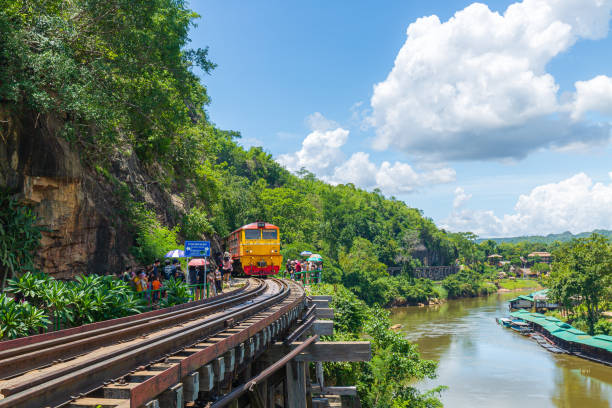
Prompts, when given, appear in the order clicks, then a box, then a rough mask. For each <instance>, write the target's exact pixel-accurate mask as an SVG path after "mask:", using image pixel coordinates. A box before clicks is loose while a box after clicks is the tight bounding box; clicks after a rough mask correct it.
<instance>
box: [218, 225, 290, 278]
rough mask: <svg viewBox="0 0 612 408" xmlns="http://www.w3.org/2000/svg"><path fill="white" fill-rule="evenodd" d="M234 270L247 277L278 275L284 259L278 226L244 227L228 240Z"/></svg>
mask: <svg viewBox="0 0 612 408" xmlns="http://www.w3.org/2000/svg"><path fill="white" fill-rule="evenodd" d="M226 240H227V247H228V248H229V251H228V252H229V253H230V255H231V257H232V259H233V260H234V270H236V271H240V270H242V271H244V273H245V274H247V275H257V276H261V275H276V274H277V273H278V272H279V270H280V265H281V262H282V261H283V257H282V255H281V254H280V234H279V230H278V227H277V226H276V225H272V224H268V223H266V222H261V221H258V222H254V223H251V224H248V225H244V226H242V227H240V228H238V229H237V230H236V231H234V232H232V233H231V234H230V235H229V237H227V238H226Z"/></svg>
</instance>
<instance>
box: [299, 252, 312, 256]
mask: <svg viewBox="0 0 612 408" xmlns="http://www.w3.org/2000/svg"><path fill="white" fill-rule="evenodd" d="M300 255H301V256H303V257H307V256H310V255H312V252H310V251H303V252H302V253H301V254H300Z"/></svg>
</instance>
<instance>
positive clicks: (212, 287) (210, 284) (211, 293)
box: [206, 271, 217, 296]
mask: <svg viewBox="0 0 612 408" xmlns="http://www.w3.org/2000/svg"><path fill="white" fill-rule="evenodd" d="M206 279H207V281H208V287H209V288H210V289H209V296H217V284H216V281H215V272H214V271H211V272H210V273H209V274H208V276H207V277H206Z"/></svg>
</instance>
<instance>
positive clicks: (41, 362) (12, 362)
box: [0, 283, 266, 378]
mask: <svg viewBox="0 0 612 408" xmlns="http://www.w3.org/2000/svg"><path fill="white" fill-rule="evenodd" d="M265 289H266V285H265V284H263V283H260V284H259V285H258V286H257V287H255V288H254V289H251V290H248V291H246V292H240V293H238V294H237V295H235V296H231V297H226V298H223V299H219V300H218V301H214V302H209V303H206V304H202V305H198V306H194V307H191V308H186V309H183V310H178V311H173V312H169V313H167V314H162V315H158V316H154V317H149V318H145V319H144V320H143V321H135V322H127V323H120V324H117V325H114V326H109V327H105V328H102V329H96V330H91V331H88V332H84V333H78V334H74V335H70V336H66V337H61V338H57V339H53V340H49V341H45V342H40V343H35V344H31V345H27V346H23V347H18V348H15V349H11V350H6V351H3V352H0V373H2V374H1V376H2V377H3V378H7V377H14V376H15V375H17V374H20V373H25V372H27V371H30V370H32V369H36V368H39V367H42V366H45V365H47V364H49V363H51V362H53V361H57V360H58V359H59V358H63V359H66V358H71V357H74V356H77V355H81V354H84V353H86V352H88V351H91V350H94V349H96V348H98V347H100V346H105V345H109V344H112V343H115V342H117V341H121V340H125V339H129V338H134V337H137V336H140V335H143V334H146V333H150V332H153V331H155V330H160V329H162V328H165V327H170V326H173V325H177V324H179V323H181V322H185V321H188V320H192V319H195V318H198V317H200V316H202V315H206V314H210V313H215V312H217V311H219V310H222V309H224V308H227V307H231V306H232V305H234V304H237V303H240V302H242V301H244V300H247V299H251V298H253V297H256V296H258V295H259V294H260V293H262V292H263V291H265Z"/></svg>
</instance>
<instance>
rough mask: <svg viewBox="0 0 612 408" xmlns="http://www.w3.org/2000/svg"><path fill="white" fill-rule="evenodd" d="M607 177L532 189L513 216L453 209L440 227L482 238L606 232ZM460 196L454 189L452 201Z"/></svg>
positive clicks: (610, 199)
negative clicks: (597, 180) (603, 230)
mask: <svg viewBox="0 0 612 408" xmlns="http://www.w3.org/2000/svg"><path fill="white" fill-rule="evenodd" d="M609 176H610V179H611V180H610V181H608V183H596V182H594V181H593V180H592V179H591V178H590V177H589V176H588V175H586V174H585V173H579V174H576V175H574V176H572V177H570V178H568V179H565V180H562V181H560V182H558V183H550V184H544V185H541V186H538V187H535V188H534V189H532V190H531V192H530V193H529V194H524V195H521V196H520V197H519V198H518V201H517V203H516V205H515V206H514V212H513V213H511V214H504V215H502V216H498V215H496V214H495V213H494V212H493V211H490V210H470V209H462V208H459V207H460V206H455V208H454V210H453V212H452V214H451V216H450V218H449V219H448V220H446V222H445V225H444V226H443V227H444V228H447V229H449V230H452V231H472V232H474V233H476V234H478V235H479V236H482V237H508V236H519V235H527V234H528V235H531V234H538V235H545V234H550V233H560V232H564V231H571V232H573V233H578V232H584V231H592V230H594V229H598V228H604V229H610V228H612V173H610V174H609ZM464 194H465V192H464V191H463V189H457V190H456V191H455V200H457V199H458V198H459V197H462V196H463V195H464ZM460 201H461V199H460ZM463 201H464V202H465V200H463Z"/></svg>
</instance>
